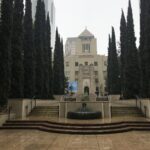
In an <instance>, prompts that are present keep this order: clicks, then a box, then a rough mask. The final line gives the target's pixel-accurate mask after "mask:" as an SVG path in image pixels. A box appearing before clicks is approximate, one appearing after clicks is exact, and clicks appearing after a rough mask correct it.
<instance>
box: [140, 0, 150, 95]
mask: <svg viewBox="0 0 150 150" xmlns="http://www.w3.org/2000/svg"><path fill="white" fill-rule="evenodd" d="M145 2H146V8H145V10H146V13H145V26H144V31H145V32H144V31H143V32H144V37H143V38H144V41H143V42H144V49H143V53H144V57H143V58H144V63H145V64H144V67H143V68H145V72H143V74H144V73H145V74H144V76H143V82H144V83H145V84H143V88H144V89H143V90H145V91H146V92H145V97H149V96H150V1H148V0H146V1H145ZM141 38H142V37H141ZM142 40H143V39H142ZM141 44H142V41H141ZM141 51H142V48H141ZM143 70H144V69H143ZM144 80H145V81H144Z"/></svg>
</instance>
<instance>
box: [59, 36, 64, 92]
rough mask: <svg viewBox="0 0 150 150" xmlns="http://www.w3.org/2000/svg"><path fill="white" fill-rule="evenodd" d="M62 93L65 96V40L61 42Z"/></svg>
mask: <svg viewBox="0 0 150 150" xmlns="http://www.w3.org/2000/svg"><path fill="white" fill-rule="evenodd" d="M60 62H61V63H60V65H61V66H60V82H61V83H60V92H61V94H62V95H63V94H64V91H65V73H64V50H63V39H61V42H60Z"/></svg>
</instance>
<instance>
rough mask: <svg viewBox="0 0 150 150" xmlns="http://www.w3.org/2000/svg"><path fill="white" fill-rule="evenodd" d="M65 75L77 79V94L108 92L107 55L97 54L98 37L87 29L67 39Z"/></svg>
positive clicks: (101, 93)
mask: <svg viewBox="0 0 150 150" xmlns="http://www.w3.org/2000/svg"><path fill="white" fill-rule="evenodd" d="M65 76H66V77H67V78H68V81H69V82H74V81H77V83H78V90H77V94H85V93H88V94H95V92H96V91H99V94H100V95H105V94H106V77H107V56H105V55H99V54H97V39H96V38H95V37H94V35H93V34H92V33H90V32H89V31H88V30H87V29H85V30H84V31H83V32H82V33H81V34H80V35H79V36H78V37H74V38H68V39H67V41H66V45H65Z"/></svg>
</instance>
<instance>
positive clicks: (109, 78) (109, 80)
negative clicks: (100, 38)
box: [107, 35, 112, 93]
mask: <svg viewBox="0 0 150 150" xmlns="http://www.w3.org/2000/svg"><path fill="white" fill-rule="evenodd" d="M111 69H112V68H111V37H110V35H109V38H108V66H107V91H108V93H110V92H111V90H110V89H111Z"/></svg>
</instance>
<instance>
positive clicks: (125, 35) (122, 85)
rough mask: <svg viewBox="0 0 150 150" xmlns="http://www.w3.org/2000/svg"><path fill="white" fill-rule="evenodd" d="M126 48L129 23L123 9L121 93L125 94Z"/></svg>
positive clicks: (121, 22) (121, 23)
mask: <svg viewBox="0 0 150 150" xmlns="http://www.w3.org/2000/svg"><path fill="white" fill-rule="evenodd" d="M126 48H127V24H126V19H125V16H124V12H123V10H122V15H121V21H120V49H121V55H120V61H121V67H120V68H121V93H122V94H124V90H125V85H124V84H125V83H124V82H125V63H126V59H127V58H126Z"/></svg>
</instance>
